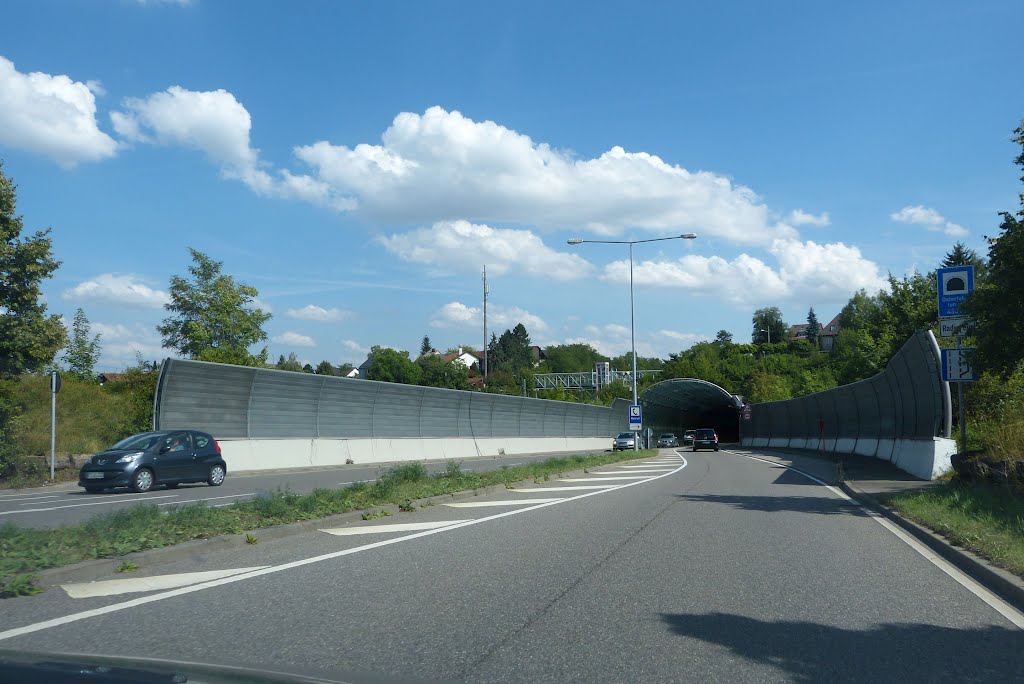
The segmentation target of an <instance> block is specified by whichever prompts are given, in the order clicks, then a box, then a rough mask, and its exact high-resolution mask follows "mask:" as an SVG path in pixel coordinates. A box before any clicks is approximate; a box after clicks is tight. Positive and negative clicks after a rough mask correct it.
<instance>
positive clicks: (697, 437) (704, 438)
mask: <svg viewBox="0 0 1024 684" xmlns="http://www.w3.org/2000/svg"><path fill="white" fill-rule="evenodd" d="M697 449H714V450H715V451H718V433H717V432H715V431H714V430H713V429H711V428H700V429H698V430H697V431H696V432H695V433H694V435H693V450H694V451H696V450H697Z"/></svg>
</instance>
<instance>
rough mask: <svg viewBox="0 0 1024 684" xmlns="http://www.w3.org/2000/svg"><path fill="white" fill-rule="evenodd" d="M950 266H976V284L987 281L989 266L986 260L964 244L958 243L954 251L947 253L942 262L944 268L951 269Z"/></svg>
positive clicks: (954, 246)
mask: <svg viewBox="0 0 1024 684" xmlns="http://www.w3.org/2000/svg"><path fill="white" fill-rule="evenodd" d="M950 266H974V280H975V282H976V283H980V282H981V281H982V280H984V279H985V275H986V272H987V270H988V265H987V264H986V263H985V260H984V259H982V258H981V257H979V256H978V253H977V252H975V251H974V250H973V249H968V248H967V245H965V244H964V243H962V242H957V243H956V244H955V245H953V249H951V250H949V251H948V252H947V253H946V257H945V258H944V259H943V260H942V267H943V268H949V267H950Z"/></svg>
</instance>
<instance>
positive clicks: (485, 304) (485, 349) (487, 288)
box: [483, 264, 491, 385]
mask: <svg viewBox="0 0 1024 684" xmlns="http://www.w3.org/2000/svg"><path fill="white" fill-rule="evenodd" d="M483 279H484V349H483V357H484V384H485V385H486V384H487V295H489V294H490V293H491V289H490V288H489V287H487V265H486V264H484V276H483Z"/></svg>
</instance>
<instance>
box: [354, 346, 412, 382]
mask: <svg viewBox="0 0 1024 684" xmlns="http://www.w3.org/2000/svg"><path fill="white" fill-rule="evenodd" d="M370 359H371V360H372V362H371V364H370V369H369V370H368V371H366V378H367V379H368V380H381V381H383V382H399V383H402V384H404V385H418V384H419V383H420V377H421V376H422V374H423V371H422V370H421V369H420V367H419V366H417V365H416V363H415V362H414V361H411V360H410V359H409V352H407V351H397V350H395V349H391V348H389V347H381V346H378V345H374V346H373V347H371V348H370Z"/></svg>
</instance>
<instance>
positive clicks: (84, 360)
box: [64, 309, 100, 382]
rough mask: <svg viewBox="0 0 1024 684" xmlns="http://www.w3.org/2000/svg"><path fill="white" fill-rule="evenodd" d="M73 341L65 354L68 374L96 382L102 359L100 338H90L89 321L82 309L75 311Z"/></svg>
mask: <svg viewBox="0 0 1024 684" xmlns="http://www.w3.org/2000/svg"><path fill="white" fill-rule="evenodd" d="M71 329H72V333H71V341H70V342H69V343H68V348H67V351H66V352H64V362H65V363H67V364H68V372H69V373H70V375H71V376H72V377H74V378H76V379H78V380H82V381H84V382H95V380H96V362H97V361H99V358H100V336H99V335H95V336H93V337H90V335H89V333H90V326H89V319H88V318H86V317H85V312H84V311H82V309H78V310H77V311H75V320H74V323H73V324H72V326H71Z"/></svg>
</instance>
